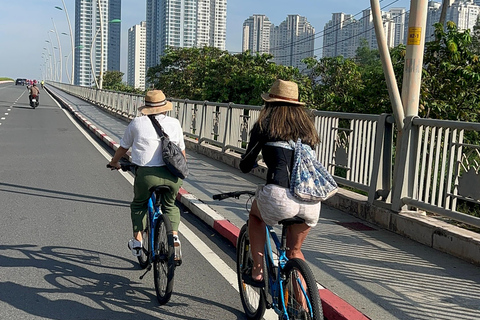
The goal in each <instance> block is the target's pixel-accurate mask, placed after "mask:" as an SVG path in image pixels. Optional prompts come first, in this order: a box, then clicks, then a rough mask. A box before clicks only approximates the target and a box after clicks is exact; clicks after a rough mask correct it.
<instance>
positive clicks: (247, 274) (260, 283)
mask: <svg viewBox="0 0 480 320" xmlns="http://www.w3.org/2000/svg"><path fill="white" fill-rule="evenodd" d="M242 280H243V282H245V284H248V285H249V286H252V287H255V288H264V287H265V281H264V279H262V280H255V279H253V278H252V269H247V270H245V271H244V272H243V273H242Z"/></svg>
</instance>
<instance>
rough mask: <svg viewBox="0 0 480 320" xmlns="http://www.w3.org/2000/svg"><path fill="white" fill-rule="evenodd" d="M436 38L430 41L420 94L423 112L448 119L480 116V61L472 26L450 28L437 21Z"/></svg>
mask: <svg viewBox="0 0 480 320" xmlns="http://www.w3.org/2000/svg"><path fill="white" fill-rule="evenodd" d="M435 28H436V29H435V40H434V41H431V42H429V43H427V44H426V50H425V57H424V63H425V67H424V73H423V79H424V80H423V82H422V89H421V97H420V104H421V105H420V111H421V116H423V117H430V118H436V119H445V120H460V121H474V122H478V121H479V120H480V117H479V116H480V114H479V111H480V108H479V107H480V105H479V102H480V99H479V98H480V62H479V56H478V54H477V53H475V48H474V46H473V44H472V37H471V35H470V30H465V31H462V32H460V31H458V29H457V26H456V25H455V24H454V23H453V22H451V21H449V22H448V23H447V32H445V31H444V29H443V26H442V25H441V24H439V23H438V24H436V25H435Z"/></svg>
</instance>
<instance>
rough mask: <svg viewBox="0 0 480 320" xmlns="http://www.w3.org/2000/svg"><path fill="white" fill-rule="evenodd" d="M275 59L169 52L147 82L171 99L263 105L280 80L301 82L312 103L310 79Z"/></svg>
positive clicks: (214, 52)
mask: <svg viewBox="0 0 480 320" xmlns="http://www.w3.org/2000/svg"><path fill="white" fill-rule="evenodd" d="M271 59H272V56H271V55H268V54H250V52H244V53H240V54H229V53H228V52H227V51H222V50H219V49H216V48H212V47H203V48H169V49H167V50H166V52H165V55H164V56H162V57H161V59H160V64H159V65H157V66H155V67H152V68H150V69H149V70H148V73H147V79H148V81H149V82H150V83H152V84H153V85H154V87H155V88H157V89H161V90H163V91H164V92H165V93H166V94H167V96H169V97H174V98H180V99H183V98H188V99H190V100H199V101H203V100H208V101H214V102H234V103H237V104H250V105H260V104H262V100H261V98H260V94H261V93H264V92H266V91H268V89H269V88H270V86H271V85H272V83H273V82H274V81H275V79H277V78H280V79H284V80H292V81H295V82H297V83H298V84H299V91H300V95H301V99H302V101H305V102H311V101H312V94H311V85H310V80H309V78H308V77H306V76H305V75H302V74H300V72H299V71H298V69H296V68H292V67H286V66H282V65H276V64H275V63H273V62H271V61H270V60H271Z"/></svg>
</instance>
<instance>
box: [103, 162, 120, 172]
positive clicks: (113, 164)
mask: <svg viewBox="0 0 480 320" xmlns="http://www.w3.org/2000/svg"><path fill="white" fill-rule="evenodd" d="M107 168H110V170H120V169H121V168H122V167H121V166H120V163H118V161H116V162H112V161H110V162H109V163H108V164H107Z"/></svg>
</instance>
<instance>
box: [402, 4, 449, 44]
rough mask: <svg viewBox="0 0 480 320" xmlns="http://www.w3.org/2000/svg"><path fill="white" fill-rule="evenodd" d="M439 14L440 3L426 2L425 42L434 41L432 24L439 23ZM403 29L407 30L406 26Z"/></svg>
mask: <svg viewBox="0 0 480 320" xmlns="http://www.w3.org/2000/svg"><path fill="white" fill-rule="evenodd" d="M441 13H442V4H441V3H440V2H436V1H429V2H428V11H427V25H426V27H425V42H429V41H432V40H435V27H434V24H435V23H437V22H438V21H440V15H441ZM405 29H408V26H406V28H405Z"/></svg>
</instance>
